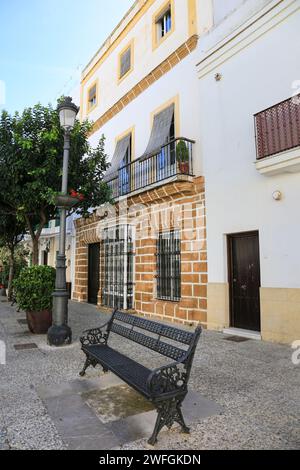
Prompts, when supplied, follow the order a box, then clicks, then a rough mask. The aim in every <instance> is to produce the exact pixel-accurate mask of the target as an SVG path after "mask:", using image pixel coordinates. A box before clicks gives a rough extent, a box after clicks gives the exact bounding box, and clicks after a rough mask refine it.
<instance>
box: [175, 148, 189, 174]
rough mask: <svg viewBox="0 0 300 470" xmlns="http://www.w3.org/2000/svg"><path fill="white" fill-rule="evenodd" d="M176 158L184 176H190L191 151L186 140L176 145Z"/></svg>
mask: <svg viewBox="0 0 300 470" xmlns="http://www.w3.org/2000/svg"><path fill="white" fill-rule="evenodd" d="M176 158H177V161H178V166H179V172H180V173H181V174H183V175H187V174H189V150H188V148H187V146H186V143H185V142H184V140H180V141H179V142H178V144H177V145H176Z"/></svg>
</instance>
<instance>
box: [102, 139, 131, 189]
mask: <svg viewBox="0 0 300 470" xmlns="http://www.w3.org/2000/svg"><path fill="white" fill-rule="evenodd" d="M130 138H131V135H130V134H128V135H127V136H126V137H124V138H123V139H121V140H119V141H118V142H117V145H116V148H115V153H114V156H113V158H112V160H111V164H110V167H109V168H108V170H107V172H106V173H105V176H104V181H108V180H111V179H113V178H116V177H117V176H118V170H119V168H120V167H121V166H122V161H123V159H124V158H125V156H126V152H127V150H128V147H129V145H130Z"/></svg>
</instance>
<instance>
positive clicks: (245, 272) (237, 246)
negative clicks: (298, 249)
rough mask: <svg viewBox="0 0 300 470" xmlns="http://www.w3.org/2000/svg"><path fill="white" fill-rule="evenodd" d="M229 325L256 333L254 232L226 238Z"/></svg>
mask: <svg viewBox="0 0 300 470" xmlns="http://www.w3.org/2000/svg"><path fill="white" fill-rule="evenodd" d="M228 248H229V250H228V251H229V283H230V305H231V312H230V313H231V326H233V327H235V328H242V329H246V330H253V331H260V300H259V288H260V263H259V239H258V232H247V233H238V234H234V235H229V236H228Z"/></svg>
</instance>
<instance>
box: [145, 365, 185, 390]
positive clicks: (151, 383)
mask: <svg viewBox="0 0 300 470" xmlns="http://www.w3.org/2000/svg"><path fill="white" fill-rule="evenodd" d="M187 380H188V374H187V371H186V368H185V365H184V363H183V362H173V363H172V364H169V365H166V366H162V367H159V368H158V369H155V370H154V371H153V372H151V374H150V375H149V377H148V380H147V389H148V392H149V393H150V395H151V396H161V395H164V394H172V393H174V392H179V391H185V390H186V386H187Z"/></svg>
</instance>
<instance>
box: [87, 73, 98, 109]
mask: <svg viewBox="0 0 300 470" xmlns="http://www.w3.org/2000/svg"><path fill="white" fill-rule="evenodd" d="M95 85H96V103H95V104H94V105H93V106H91V107H89V94H90V90H91V89H92V88H93V87H94V86H95ZM98 101H99V79H98V78H97V79H96V80H94V81H93V83H92V84H91V85H90V86H89V87H88V89H87V94H86V114H89V113H91V112H92V111H93V110H94V109H96V108H97V106H98Z"/></svg>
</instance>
